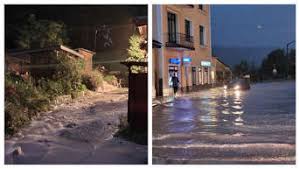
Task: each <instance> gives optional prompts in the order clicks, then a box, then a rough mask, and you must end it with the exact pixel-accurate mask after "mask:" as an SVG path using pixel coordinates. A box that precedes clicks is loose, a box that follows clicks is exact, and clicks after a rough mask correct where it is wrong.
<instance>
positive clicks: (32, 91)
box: [5, 73, 50, 134]
mask: <svg viewBox="0 0 299 169" xmlns="http://www.w3.org/2000/svg"><path fill="white" fill-rule="evenodd" d="M49 106H50V101H49V99H48V98H47V97H46V96H44V95H43V94H42V93H41V92H40V91H39V90H38V89H37V88H36V87H35V86H34V85H33V83H32V80H31V79H29V80H23V79H22V78H21V77H20V76H17V75H13V74H10V73H8V74H6V75H5V133H6V134H13V133H15V132H16V131H17V130H18V129H19V128H20V127H21V126H23V125H24V124H26V123H27V122H29V120H30V119H31V118H32V117H33V116H35V115H36V114H37V113H38V112H40V111H45V110H48V109H49Z"/></svg>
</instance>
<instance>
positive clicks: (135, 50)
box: [127, 34, 146, 73]
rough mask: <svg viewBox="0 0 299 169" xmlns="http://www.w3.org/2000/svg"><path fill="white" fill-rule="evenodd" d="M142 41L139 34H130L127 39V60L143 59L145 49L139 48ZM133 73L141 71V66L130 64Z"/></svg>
mask: <svg viewBox="0 0 299 169" xmlns="http://www.w3.org/2000/svg"><path fill="white" fill-rule="evenodd" d="M143 43H144V39H143V38H142V37H141V36H139V35H136V34H134V35H132V36H131V37H130V39H129V44H130V46H129V48H128V49H127V51H128V55H129V57H128V58H127V61H137V62H138V61H143V60H144V59H145V56H146V51H145V50H143V49H142V48H141V46H142V44H143ZM131 70H132V72H133V73H138V72H142V69H141V67H139V66H132V68H131Z"/></svg>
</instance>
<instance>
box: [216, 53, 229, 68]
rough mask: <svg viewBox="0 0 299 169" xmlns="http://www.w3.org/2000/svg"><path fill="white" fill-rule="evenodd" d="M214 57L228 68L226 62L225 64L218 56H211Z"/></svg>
mask: <svg viewBox="0 0 299 169" xmlns="http://www.w3.org/2000/svg"><path fill="white" fill-rule="evenodd" d="M212 57H214V58H215V59H216V60H218V61H219V62H220V63H221V64H223V65H224V66H225V67H228V68H229V69H230V66H228V65H227V64H225V63H224V62H223V61H221V60H220V59H219V58H218V57H216V56H212Z"/></svg>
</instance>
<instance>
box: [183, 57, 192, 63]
mask: <svg viewBox="0 0 299 169" xmlns="http://www.w3.org/2000/svg"><path fill="white" fill-rule="evenodd" d="M191 61H192V59H191V58H190V57H183V62H191Z"/></svg>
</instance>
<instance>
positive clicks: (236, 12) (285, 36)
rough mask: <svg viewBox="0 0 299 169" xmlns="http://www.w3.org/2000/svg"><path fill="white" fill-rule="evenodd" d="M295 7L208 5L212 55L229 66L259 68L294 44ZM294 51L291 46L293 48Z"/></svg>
mask: <svg viewBox="0 0 299 169" xmlns="http://www.w3.org/2000/svg"><path fill="white" fill-rule="evenodd" d="M295 8H296V7H295V5H211V27H212V46H213V55H216V56H218V57H220V59H221V60H223V61H224V62H226V63H227V64H229V65H234V64H236V63H239V62H240V60H241V59H246V60H248V61H250V62H251V61H254V62H255V63H257V64H260V62H261V60H262V59H263V58H264V57H265V56H266V55H267V54H268V53H269V52H270V51H271V50H273V49H276V48H285V46H286V43H288V42H290V41H292V40H295V25H296V24H295V20H296V19H295ZM292 47H294V46H292Z"/></svg>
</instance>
